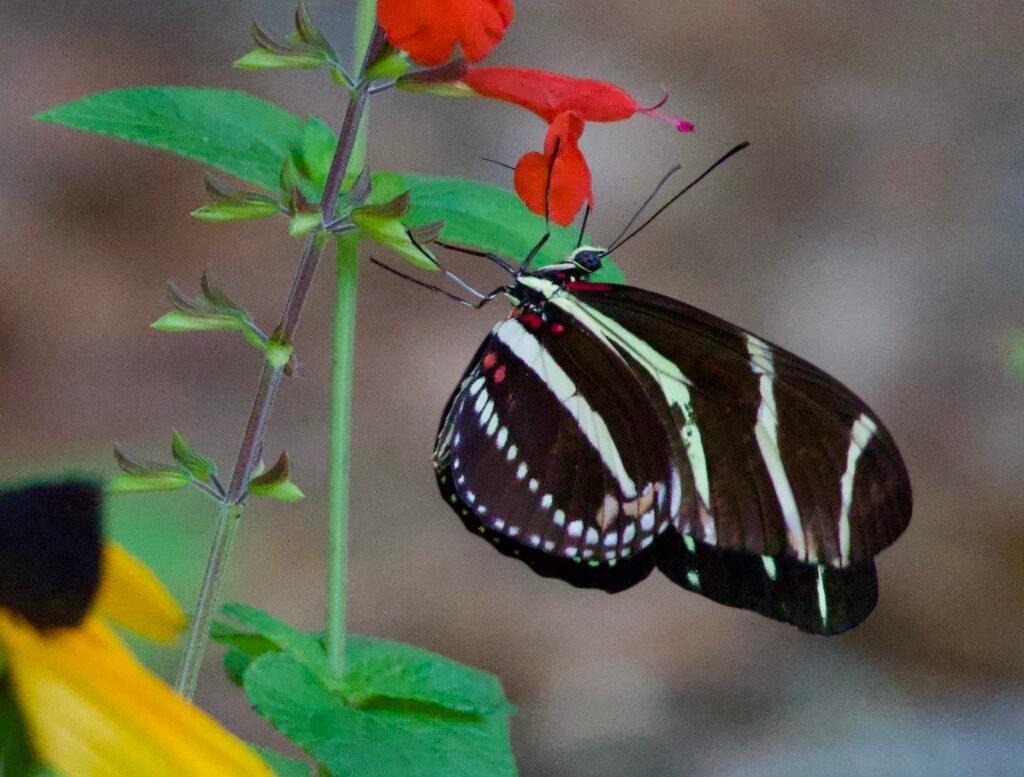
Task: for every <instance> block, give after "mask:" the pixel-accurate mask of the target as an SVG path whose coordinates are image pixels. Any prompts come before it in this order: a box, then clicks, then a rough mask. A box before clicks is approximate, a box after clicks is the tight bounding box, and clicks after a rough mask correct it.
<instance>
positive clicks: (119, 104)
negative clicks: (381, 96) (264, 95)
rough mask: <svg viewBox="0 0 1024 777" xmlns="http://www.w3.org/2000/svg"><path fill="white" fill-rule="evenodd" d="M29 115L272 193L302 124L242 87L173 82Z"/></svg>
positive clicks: (299, 136)
mask: <svg viewBox="0 0 1024 777" xmlns="http://www.w3.org/2000/svg"><path fill="white" fill-rule="evenodd" d="M35 118H36V119H38V120H40V121H48V122H53V123H55V124H62V125H64V126H67V127H72V128H74V129H79V130H84V131H87V132H98V133H101V134H104V135H111V136H113V137H117V138H121V139H122V140H129V141H132V142H134V143H140V144H142V145H144V146H150V147H152V148H160V149H164V150H166V151H170V152H172V153H175V154H179V155H181V156H184V157H188V158H190V159H195V160H198V161H200V162H203V163H204V164H207V165H210V166H212V167H216V168H217V169H219V170H223V171H224V172H226V173H230V174H231V175H234V176H237V177H238V178H241V179H242V180H245V181H249V182H251V183H255V184H257V185H259V186H262V187H263V188H265V189H268V190H271V191H273V190H276V189H277V183H278V177H279V175H280V172H281V163H282V162H283V161H284V159H285V157H286V156H287V155H288V153H289V152H290V151H291V150H292V149H296V148H299V146H300V144H301V142H302V135H303V132H304V130H305V127H306V121H305V120H303V119H301V118H300V117H298V116H295V115H294V114H291V113H289V112H288V111H285V110H282V109H281V108H279V107H277V106H276V105H274V104H272V103H269V102H267V101H265V100H261V99H259V98H258V97H254V96H252V95H250V94H246V93H245V92H238V91H232V90H227V89H197V88H191V87H173V86H165V87H137V88H131V89H115V90H113V91H110V92H100V93H98V94H92V95H89V96H87V97H83V98H81V99H79V100H75V101H73V102H70V103H66V104H64V105H61V106H58V107H56V108H51V109H50V110H48V111H43V112H42V113H39V114H36V116H35Z"/></svg>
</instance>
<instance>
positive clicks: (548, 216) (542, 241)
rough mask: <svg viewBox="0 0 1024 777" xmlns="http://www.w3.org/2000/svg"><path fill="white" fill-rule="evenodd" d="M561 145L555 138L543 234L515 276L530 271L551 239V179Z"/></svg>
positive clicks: (559, 140) (547, 184)
mask: <svg viewBox="0 0 1024 777" xmlns="http://www.w3.org/2000/svg"><path fill="white" fill-rule="evenodd" d="M561 143H562V139H561V138H555V147H554V149H553V150H552V151H551V161H550V162H549V163H548V180H547V183H545V184H544V234H543V235H542V236H541V239H540V240H538V241H537V245H535V246H534V247H533V248H531V249H530V253H529V254H527V256H526V258H525V259H524V260H523V263H522V264H521V265H519V271H518V272H516V275H517V276H519V275H522V274H524V273H525V272H526V271H527V270H528V269H530V265H531V264H532V263H533V260H534V259H536V258H537V254H539V253H540V249H541V248H543V247H544V244H545V243H546V242H548V238H550V237H551V178H552V177H553V174H554V171H555V160H556V159H558V147H559V145H561Z"/></svg>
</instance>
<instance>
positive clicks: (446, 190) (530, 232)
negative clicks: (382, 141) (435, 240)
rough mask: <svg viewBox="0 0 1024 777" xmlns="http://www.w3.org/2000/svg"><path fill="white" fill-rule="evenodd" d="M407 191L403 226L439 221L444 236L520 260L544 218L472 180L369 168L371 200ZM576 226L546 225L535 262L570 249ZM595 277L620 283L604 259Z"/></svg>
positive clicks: (538, 235)
mask: <svg viewBox="0 0 1024 777" xmlns="http://www.w3.org/2000/svg"><path fill="white" fill-rule="evenodd" d="M407 190H408V191H409V192H410V195H411V198H412V207H411V208H410V210H409V212H408V214H407V215H406V216H405V218H404V219H403V221H404V223H405V224H406V225H407V226H410V225H419V224H426V223H430V222H434V221H443V222H444V230H443V231H442V233H441V237H442V239H443V240H444V241H445V242H449V243H458V244H460V245H464V246H469V247H474V248H477V249H480V250H482V251H487V252H491V253H495V254H498V255H499V256H503V257H505V258H508V259H512V260H516V261H521V260H522V259H524V258H525V257H526V255H527V254H529V253H530V249H532V248H533V247H534V245H536V243H537V241H538V240H540V238H541V236H542V235H543V234H544V219H543V218H542V217H540V216H538V215H537V214H535V213H532V212H531V211H530V210H528V209H527V207H526V206H525V205H524V204H523V203H522V201H521V200H520V199H519V198H518V197H517V196H516V195H515V194H514V193H513V192H510V191H506V190H505V189H501V188H498V187H497V186H492V185H491V184H486V183H480V182H478V181H467V180H464V179H461V178H447V177H440V176H430V175H418V174H412V173H375V174H374V175H373V195H372V198H371V200H372V202H386V201H388V200H390V199H393V198H394V197H396V196H398V195H399V194H401V193H402V192H404V191H407ZM578 239H579V231H578V230H576V229H572V228H571V227H560V226H558V225H557V224H552V226H551V238H550V239H549V240H548V242H547V243H546V244H545V246H544V247H543V248H542V249H541V252H540V254H539V255H538V257H537V260H536V261H535V265H534V266H536V267H541V266H543V265H545V264H551V263H553V262H561V261H563V260H565V259H566V257H568V256H569V254H571V253H572V251H573V249H574V248H575V247H576V241H577V240H578ZM593 278H594V280H595V281H602V282H605V283H622V273H621V272H620V271H619V268H618V267H617V266H615V264H614V263H613V262H612V261H610V260H608V259H605V260H604V266H603V267H602V269H601V270H599V271H598V272H596V273H594V275H593Z"/></svg>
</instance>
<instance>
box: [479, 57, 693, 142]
mask: <svg viewBox="0 0 1024 777" xmlns="http://www.w3.org/2000/svg"><path fill="white" fill-rule="evenodd" d="M460 80H461V81H462V83H464V84H465V85H466V86H468V87H469V88H470V89H472V90H473V91H474V92H475V93H476V94H478V95H481V96H482V97H490V98H492V99H495V100H503V101H504V102H508V103H512V104H513V105H518V106H519V107H521V108H526V110H528V111H531V112H532V113H535V114H537V115H538V116H540V117H541V118H542V119H544V121H546V122H548V123H549V124H550V123H551V122H552V121H554V119H555V117H556V116H558V114H560V113H563V112H564V111H573V112H574V113H575V114H577V115H578V116H579V117H580V118H581V119H583V121H624V120H626V119H628V118H630V117H632V116H633V115H634V114H636V113H642V114H645V115H647V116H653V117H654V118H657V119H662V120H663V121H667V122H669V123H670V124H672V125H673V126H675V128H676V129H677V130H679V131H680V132H692V131H693V124H691V123H690V122H688V121H684V120H683V119H677V118H674V117H671V116H665V115H664V114H662V113H659V112H658V108H660V107H661V106H662V105H664V104H665V100H666V99H668V98H667V96H666V97H665V98H663V99H662V100H661V101H660V102H658V103H657V104H656V105H652V106H651V107H649V108H645V107H644V106H642V105H640V104H639V103H638V102H637V101H636V100H634V99H633V98H632V97H631V96H630V95H629V93H628V92H626V91H625V90H624V89H622V88H620V87H618V86H616V85H615V84H610V83H608V82H607V81H598V80H595V79H592V78H573V77H572V76H564V75H562V74H561V73H549V72H547V71H544V70H530V69H527V68H519V67H470V68H467V69H466V73H465V75H463V76H462V78H461V79H460Z"/></svg>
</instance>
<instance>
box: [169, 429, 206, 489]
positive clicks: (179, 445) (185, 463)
mask: <svg viewBox="0 0 1024 777" xmlns="http://www.w3.org/2000/svg"><path fill="white" fill-rule="evenodd" d="M171 455H172V456H173V457H174V460H175V461H176V462H178V464H180V465H181V466H182V467H184V468H185V469H186V470H187V471H188V472H189V474H190V475H192V477H194V478H195V479H196V480H201V481H202V482H204V483H206V482H208V481H209V480H210V478H211V477H212V476H213V475H216V474H217V465H216V464H214V463H213V459H211V458H209V457H208V456H204V455H203V454H201V453H199V451H197V450H196V449H195V448H193V447H192V446H191V444H189V442H188V440H186V439H185V438H184V437H183V436H182V435H181V434H180V433H179V432H178V431H177V430H172V433H171Z"/></svg>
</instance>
